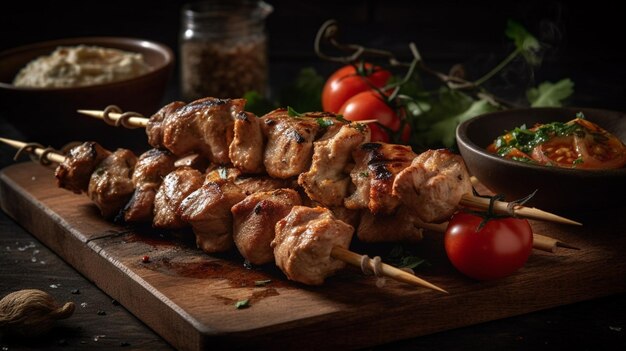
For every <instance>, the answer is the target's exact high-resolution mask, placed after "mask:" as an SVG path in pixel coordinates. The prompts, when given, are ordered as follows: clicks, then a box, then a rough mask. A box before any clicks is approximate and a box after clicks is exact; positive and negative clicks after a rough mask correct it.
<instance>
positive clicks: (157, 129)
mask: <svg viewBox="0 0 626 351" xmlns="http://www.w3.org/2000/svg"><path fill="white" fill-rule="evenodd" d="M183 106H185V103H184V102H182V101H174V102H171V103H169V104H167V105H165V106H163V107H161V109H160V110H158V111H157V112H156V113H155V114H154V115H152V116H151V117H150V119H149V120H148V125H146V134H147V135H148V144H150V145H151V146H152V147H153V148H155V149H158V148H163V147H164V145H163V130H164V128H165V126H166V124H164V121H165V120H166V119H168V117H169V116H171V115H173V114H175V113H176V111H178V109H180V108H181V107H183Z"/></svg>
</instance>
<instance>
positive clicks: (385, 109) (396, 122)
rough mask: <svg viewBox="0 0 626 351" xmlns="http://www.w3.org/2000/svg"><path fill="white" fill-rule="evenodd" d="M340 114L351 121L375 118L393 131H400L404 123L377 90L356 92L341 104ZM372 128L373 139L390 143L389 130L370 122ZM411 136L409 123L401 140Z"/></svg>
mask: <svg viewBox="0 0 626 351" xmlns="http://www.w3.org/2000/svg"><path fill="white" fill-rule="evenodd" d="M339 114H340V115H343V117H344V118H345V119H347V120H349V121H363V120H369V119H375V120H377V121H378V123H380V124H381V125H382V126H384V127H386V128H389V129H391V130H392V131H393V132H398V131H399V130H400V126H401V125H402V123H401V120H400V117H399V116H398V114H397V113H396V111H394V109H393V108H391V107H390V106H389V105H388V104H387V102H386V101H385V100H384V99H383V98H382V97H381V96H380V93H379V92H377V91H376V90H368V91H364V92H361V93H358V94H356V95H355V96H353V97H351V98H350V99H348V101H346V103H345V104H344V105H343V106H341V109H340V110H339ZM369 127H370V130H371V131H372V137H371V140H372V141H374V142H375V141H381V142H385V143H389V142H391V141H393V140H391V137H390V135H389V134H388V133H387V131H386V130H385V129H383V128H381V127H380V126H379V125H376V124H375V123H369ZM410 137H411V127H410V126H409V125H408V124H405V125H404V129H403V130H402V134H401V136H400V137H399V141H402V142H404V143H407V142H408V141H409V139H410Z"/></svg>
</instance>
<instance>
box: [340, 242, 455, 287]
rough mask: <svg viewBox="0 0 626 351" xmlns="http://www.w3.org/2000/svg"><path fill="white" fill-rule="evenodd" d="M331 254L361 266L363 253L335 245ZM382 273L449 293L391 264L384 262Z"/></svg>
mask: <svg viewBox="0 0 626 351" xmlns="http://www.w3.org/2000/svg"><path fill="white" fill-rule="evenodd" d="M330 255H331V256H332V257H333V258H336V259H338V260H341V261H343V262H346V263H348V264H351V265H353V266H356V267H361V257H362V256H361V255H359V254H356V253H354V252H352V251H349V250H347V249H344V248H343V247H339V246H335V247H333V249H332V250H331V252H330ZM368 264H369V266H370V269H372V270H374V265H373V263H372V261H371V260H370V261H369V262H368ZM382 273H383V274H384V275H385V276H387V277H389V278H392V279H395V280H398V281H401V282H403V283H407V284H411V285H416V286H422V287H425V288H429V289H433V290H437V291H440V292H443V293H446V294H447V293H448V292H447V291H445V290H444V289H442V288H440V287H438V286H436V285H434V284H432V283H429V282H427V281H425V280H424V279H422V278H419V277H417V276H415V275H413V274H411V273H409V272H406V271H403V270H401V269H399V268H396V267H394V266H390V265H388V264H386V263H383V264H382Z"/></svg>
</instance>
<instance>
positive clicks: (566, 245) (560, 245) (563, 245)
mask: <svg viewBox="0 0 626 351" xmlns="http://www.w3.org/2000/svg"><path fill="white" fill-rule="evenodd" d="M556 246H558V247H562V248H565V249H571V250H580V247H576V246H574V245H570V244H568V243H564V242H562V241H557V242H556Z"/></svg>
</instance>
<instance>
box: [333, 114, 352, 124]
mask: <svg viewBox="0 0 626 351" xmlns="http://www.w3.org/2000/svg"><path fill="white" fill-rule="evenodd" d="M335 119H336V120H338V121H339V122H342V123H350V121H348V120H347V119H345V118H343V115H339V114H337V115H335Z"/></svg>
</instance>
